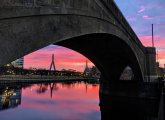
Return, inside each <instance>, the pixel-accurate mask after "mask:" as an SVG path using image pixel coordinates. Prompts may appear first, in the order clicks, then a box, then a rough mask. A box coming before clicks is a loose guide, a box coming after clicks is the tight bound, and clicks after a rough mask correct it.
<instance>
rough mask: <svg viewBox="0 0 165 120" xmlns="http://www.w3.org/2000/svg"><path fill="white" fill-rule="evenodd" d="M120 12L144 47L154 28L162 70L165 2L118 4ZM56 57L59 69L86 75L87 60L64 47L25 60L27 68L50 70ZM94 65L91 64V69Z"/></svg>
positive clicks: (129, 0) (50, 48)
mask: <svg viewBox="0 0 165 120" xmlns="http://www.w3.org/2000/svg"><path fill="white" fill-rule="evenodd" d="M115 2H116V4H117V5H118V7H119V9H120V10H121V11H122V13H123V15H124V16H125V18H126V19H127V21H128V22H129V24H130V25H131V27H132V28H133V30H134V31H135V33H136V34H137V36H138V37H139V39H140V40H141V42H142V44H143V45H144V46H151V45H152V30H151V25H152V24H154V41H155V47H156V48H157V50H158V52H159V54H158V57H159V58H158V60H159V62H160V65H161V67H163V64H164V63H165V47H164V46H165V42H164V40H165V20H164V18H165V14H164V11H165V2H164V1H163V0H157V1H149V0H145V1H144V0H127V2H124V3H123V2H121V1H120V0H115ZM53 53H54V54H55V64H56V66H57V69H58V70H60V69H62V68H66V69H75V70H77V71H81V72H82V71H83V70H84V68H85V61H86V59H87V58H85V57H84V56H82V55H80V54H79V53H77V52H75V51H72V50H69V49H67V48H64V47H60V46H53V45H50V46H47V47H45V48H43V49H41V50H39V51H36V52H33V53H31V54H29V55H27V56H25V68H29V67H34V68H35V67H36V68H47V69H49V66H50V63H51V55H52V54H53ZM34 63H35V64H34ZM92 65H93V64H92V63H90V62H89V66H92Z"/></svg>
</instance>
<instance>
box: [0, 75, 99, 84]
mask: <svg viewBox="0 0 165 120" xmlns="http://www.w3.org/2000/svg"><path fill="white" fill-rule="evenodd" d="M69 81H99V79H98V78H96V77H76V76H72V77H70V76H40V75H28V76H27V75H26V76H24V75H3V76H0V84H5V83H40V82H69Z"/></svg>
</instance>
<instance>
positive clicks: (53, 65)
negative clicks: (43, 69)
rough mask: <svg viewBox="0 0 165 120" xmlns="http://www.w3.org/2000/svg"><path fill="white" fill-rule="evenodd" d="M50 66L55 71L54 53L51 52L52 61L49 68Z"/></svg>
mask: <svg viewBox="0 0 165 120" xmlns="http://www.w3.org/2000/svg"><path fill="white" fill-rule="evenodd" d="M52 67H53V69H54V71H56V67H55V64H54V54H52V62H51V64H50V70H51V69H52Z"/></svg>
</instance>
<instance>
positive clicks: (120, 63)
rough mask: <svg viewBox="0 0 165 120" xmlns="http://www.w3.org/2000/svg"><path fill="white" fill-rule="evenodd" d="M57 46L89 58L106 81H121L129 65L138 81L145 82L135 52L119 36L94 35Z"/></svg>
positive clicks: (80, 37) (68, 40) (75, 38)
mask: <svg viewBox="0 0 165 120" xmlns="http://www.w3.org/2000/svg"><path fill="white" fill-rule="evenodd" d="M55 44H57V45H61V46H64V47H67V48H70V49H72V50H75V51H77V52H79V53H81V54H83V55H84V56H86V57H87V58H89V59H90V60H91V61H92V62H93V63H94V64H95V65H96V66H97V67H98V68H99V69H100V71H101V72H102V75H103V76H104V77H105V79H106V80H107V79H111V80H112V79H114V80H119V77H120V75H121V73H122V71H123V70H124V68H125V67H126V66H128V65H129V66H131V68H132V69H133V71H134V73H135V78H136V80H140V81H142V80H143V74H142V70H141V68H140V63H139V60H138V58H137V57H136V53H135V51H133V49H132V48H131V47H130V46H129V45H128V44H127V43H125V41H123V40H122V39H120V38H118V37H117V36H114V35H111V34H105V33H93V34H86V35H81V36H78V37H74V38H71V39H66V40H63V41H60V42H57V43H55ZM111 82H112V81H111Z"/></svg>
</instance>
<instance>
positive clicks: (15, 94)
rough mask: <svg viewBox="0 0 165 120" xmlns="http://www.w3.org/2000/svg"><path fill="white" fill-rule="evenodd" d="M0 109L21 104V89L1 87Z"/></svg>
mask: <svg viewBox="0 0 165 120" xmlns="http://www.w3.org/2000/svg"><path fill="white" fill-rule="evenodd" d="M0 100H1V101H0V110H5V109H9V108H15V107H17V106H18V105H20V104H21V89H20V88H18V87H16V88H13V87H3V86H1V87H0Z"/></svg>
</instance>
